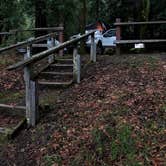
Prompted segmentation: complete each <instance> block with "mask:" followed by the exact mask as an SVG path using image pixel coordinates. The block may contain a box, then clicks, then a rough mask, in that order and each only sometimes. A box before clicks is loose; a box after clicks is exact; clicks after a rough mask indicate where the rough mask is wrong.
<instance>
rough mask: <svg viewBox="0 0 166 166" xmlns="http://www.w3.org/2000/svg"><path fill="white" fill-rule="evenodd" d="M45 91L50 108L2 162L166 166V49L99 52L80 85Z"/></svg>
mask: <svg viewBox="0 0 166 166" xmlns="http://www.w3.org/2000/svg"><path fill="white" fill-rule="evenodd" d="M21 89H22V88H21ZM40 94H41V96H40V102H42V103H43V104H46V105H49V107H45V110H43V113H42V116H41V119H40V122H39V123H38V125H37V126H36V127H35V128H30V129H27V128H24V129H23V130H22V131H21V132H20V133H19V135H18V136H17V137H16V138H15V139H14V140H12V141H10V142H9V143H7V144H5V145H3V146H1V147H0V165H1V166H20V165H21V166H24V165H25V166H28V165H31V166H33V165H34V166H36V165H43V166H58V165H59V166H61V165H64V166H77V165H78V166H81V165H82V166H83V165H84V166H91V165H92V166H93V165H94V166H101V165H103V166H105V165H108V166H110V165H115V166H116V165H117V166H119V165H131V166H136V165H147V166H148V165H149V166H150V165H154V166H164V165H166V153H165V152H166V53H161V54H150V55H143V54H142V55H139V54H137V55H122V56H121V57H117V56H100V57H99V58H98V61H97V63H96V64H92V65H90V66H89V67H88V69H87V70H86V73H85V75H84V78H83V79H82V81H81V83H80V84H79V85H77V84H74V85H72V86H71V87H69V88H67V89H55V90H54V89H48V88H47V89H41V90H40Z"/></svg>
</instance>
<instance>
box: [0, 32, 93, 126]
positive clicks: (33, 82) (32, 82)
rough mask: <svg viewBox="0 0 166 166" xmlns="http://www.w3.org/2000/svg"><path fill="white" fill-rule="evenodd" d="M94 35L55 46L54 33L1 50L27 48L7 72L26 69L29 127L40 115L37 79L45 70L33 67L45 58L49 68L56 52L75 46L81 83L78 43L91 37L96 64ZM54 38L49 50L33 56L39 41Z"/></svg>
mask: <svg viewBox="0 0 166 166" xmlns="http://www.w3.org/2000/svg"><path fill="white" fill-rule="evenodd" d="M94 33H95V31H92V32H90V33H88V34H84V35H82V36H80V37H78V38H75V39H72V40H70V41H66V42H64V43H62V44H60V45H58V46H55V45H54V43H55V42H54V35H55V34H54V33H52V34H48V35H45V36H42V37H38V38H36V39H33V40H28V41H25V42H22V43H19V44H15V45H12V46H9V47H6V48H2V49H0V53H2V52H3V51H7V50H10V49H16V48H19V47H22V46H26V47H27V53H26V54H25V57H24V60H22V61H20V62H18V63H16V64H14V65H11V66H9V67H8V68H7V70H16V69H18V68H22V69H24V79H25V86H26V88H25V89H26V107H25V109H26V119H27V123H28V125H29V126H35V125H36V123H37V121H38V118H39V114H38V96H39V94H38V80H37V77H38V76H39V75H40V73H41V71H42V70H44V68H45V67H44V68H43V69H42V70H40V71H38V72H36V71H34V69H33V67H34V65H35V63H37V62H39V61H40V60H42V59H44V58H47V57H48V58H49V61H48V63H47V67H48V66H49V65H50V64H51V63H53V62H54V54H55V52H57V51H59V50H62V49H64V48H66V47H68V46H70V45H74V49H73V76H74V79H75V82H77V83H79V82H80V72H81V70H80V68H81V67H80V66H81V62H80V55H79V54H78V43H79V42H80V41H81V40H84V39H85V38H87V37H88V36H91V52H90V60H91V61H93V62H96V44H95V39H94ZM50 37H51V38H52V40H51V41H52V45H51V47H49V49H48V50H46V51H43V52H41V53H38V54H36V55H33V56H32V54H31V48H32V47H33V45H34V44H35V43H37V42H39V41H42V40H45V39H47V38H50ZM0 106H2V105H0ZM21 108H23V107H21Z"/></svg>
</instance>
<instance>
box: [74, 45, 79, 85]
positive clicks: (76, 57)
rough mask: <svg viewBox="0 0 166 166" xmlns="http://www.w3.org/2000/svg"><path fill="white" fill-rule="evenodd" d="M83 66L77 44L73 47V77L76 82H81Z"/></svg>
mask: <svg viewBox="0 0 166 166" xmlns="http://www.w3.org/2000/svg"><path fill="white" fill-rule="evenodd" d="M80 75H81V66H80V55H79V54H78V49H77V46H76V47H75V48H74V49H73V78H74V81H75V82H76V83H78V84H79V83H80Z"/></svg>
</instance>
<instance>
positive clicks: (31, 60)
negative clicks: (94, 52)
mask: <svg viewBox="0 0 166 166" xmlns="http://www.w3.org/2000/svg"><path fill="white" fill-rule="evenodd" d="M94 33H95V30H94V31H92V32H89V33H87V34H84V35H82V36H80V37H78V38H75V39H72V40H69V41H66V42H64V43H62V44H60V45H58V46H56V47H53V48H51V49H49V50H46V51H43V52H41V53H38V54H36V55H34V56H33V57H30V58H28V59H26V60H23V61H20V62H18V63H16V64H14V65H11V66H9V67H8V68H7V70H14V69H17V68H20V67H25V66H26V65H29V64H32V63H35V62H36V61H39V60H41V59H43V58H45V57H47V56H49V55H51V54H53V53H54V52H56V51H59V50H61V49H63V48H65V47H67V46H69V45H71V44H74V43H77V42H79V41H81V40H82V39H84V38H86V37H88V36H90V35H92V34H94Z"/></svg>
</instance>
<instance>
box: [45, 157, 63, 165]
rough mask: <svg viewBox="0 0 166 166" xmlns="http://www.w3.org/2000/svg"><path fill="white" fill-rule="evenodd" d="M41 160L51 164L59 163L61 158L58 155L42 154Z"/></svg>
mask: <svg viewBox="0 0 166 166" xmlns="http://www.w3.org/2000/svg"><path fill="white" fill-rule="evenodd" d="M43 162H44V164H45V165H47V166H52V165H53V164H55V163H57V164H60V165H61V162H62V161H61V158H60V157H59V156H58V155H52V156H49V155H46V156H44V159H43Z"/></svg>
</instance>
